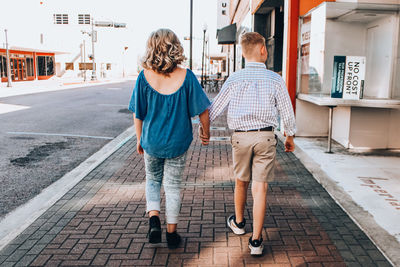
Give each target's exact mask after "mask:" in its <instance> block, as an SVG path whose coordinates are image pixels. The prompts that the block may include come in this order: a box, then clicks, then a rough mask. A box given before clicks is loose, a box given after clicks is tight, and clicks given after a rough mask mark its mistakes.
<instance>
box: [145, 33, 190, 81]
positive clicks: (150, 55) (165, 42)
mask: <svg viewBox="0 0 400 267" xmlns="http://www.w3.org/2000/svg"><path fill="white" fill-rule="evenodd" d="M185 59H186V58H185V56H184V55H183V47H182V45H181V42H180V41H179V39H178V37H177V36H176V34H175V33H174V32H173V31H171V30H169V29H158V30H157V31H154V32H152V33H151V34H150V37H149V39H148V40H147V47H146V53H145V55H144V57H143V58H142V60H141V65H142V67H143V68H145V69H150V70H153V71H155V72H157V73H160V74H164V75H168V74H169V73H171V72H173V71H174V70H175V68H176V67H177V66H178V65H179V64H181V63H182V62H183V61H185Z"/></svg>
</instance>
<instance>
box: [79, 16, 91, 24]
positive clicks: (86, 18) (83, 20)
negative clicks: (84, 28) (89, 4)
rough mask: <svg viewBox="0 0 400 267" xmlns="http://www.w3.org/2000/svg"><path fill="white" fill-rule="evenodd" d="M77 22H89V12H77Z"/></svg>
mask: <svg viewBox="0 0 400 267" xmlns="http://www.w3.org/2000/svg"><path fill="white" fill-rule="evenodd" d="M78 24H90V14H79V15H78Z"/></svg>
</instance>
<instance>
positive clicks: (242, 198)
mask: <svg viewBox="0 0 400 267" xmlns="http://www.w3.org/2000/svg"><path fill="white" fill-rule="evenodd" d="M248 187H249V182H244V181H242V180H239V179H236V185H235V216H236V222H237V223H240V222H243V214H244V207H245V206H246V199H247V188H248Z"/></svg>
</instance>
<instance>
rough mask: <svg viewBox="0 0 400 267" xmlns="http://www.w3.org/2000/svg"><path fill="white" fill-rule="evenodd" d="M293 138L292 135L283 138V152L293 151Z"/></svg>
mask: <svg viewBox="0 0 400 267" xmlns="http://www.w3.org/2000/svg"><path fill="white" fill-rule="evenodd" d="M294 147H295V145H294V140H293V136H286V140H285V152H293V151H294Z"/></svg>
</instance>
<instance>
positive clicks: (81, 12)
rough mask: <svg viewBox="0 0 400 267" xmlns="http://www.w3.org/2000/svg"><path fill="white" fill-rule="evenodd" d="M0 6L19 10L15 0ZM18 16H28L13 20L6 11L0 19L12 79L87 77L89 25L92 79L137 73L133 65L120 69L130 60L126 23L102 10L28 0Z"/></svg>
mask: <svg viewBox="0 0 400 267" xmlns="http://www.w3.org/2000/svg"><path fill="white" fill-rule="evenodd" d="M4 4H5V7H7V9H9V10H11V9H17V8H18V3H17V2H14V1H8V2H6V3H4ZM28 11H29V12H28ZM21 12H27V14H25V15H24V14H23V13H21V15H19V16H15V15H13V14H11V13H6V14H4V16H3V15H2V16H1V17H0V25H2V28H3V27H4V28H7V29H8V34H9V38H8V42H9V47H10V49H11V50H12V51H10V58H11V60H10V69H11V76H12V80H13V81H23V80H26V81H30V80H35V79H48V78H50V77H53V76H57V77H64V78H83V77H85V76H87V79H90V76H91V72H92V68H93V64H92V59H93V51H92V38H91V33H92V22H95V25H97V26H95V27H94V31H95V34H94V35H93V36H94V40H95V42H94V48H95V50H94V59H95V62H96V64H95V70H96V74H97V77H98V78H109V77H121V76H125V75H128V74H134V73H135V72H137V68H136V64H135V65H134V66H133V64H126V66H125V61H126V58H127V57H128V56H130V57H134V56H132V55H129V52H130V51H129V49H128V47H129V44H128V42H127V40H126V39H127V37H126V36H127V29H126V27H125V26H126V25H125V24H124V23H121V21H120V20H118V17H113V16H111V15H110V14H109V12H107V10H104V9H102V10H97V9H96V8H95V7H92V6H90V4H89V3H82V5H79V6H75V5H71V4H69V2H68V1H31V2H29V3H27V7H26V8H24V11H21ZM33 14H34V15H33ZM3 38H4V36H3V34H1V35H0V43H2V44H3V45H2V46H0V57H1V59H2V60H0V62H1V80H2V81H3V82H4V81H6V80H7V78H6V76H7V74H6V73H7V72H6V64H5V63H4V61H5V60H4V58H5V40H4V39H3ZM55 51H62V52H55ZM42 57H43V58H44V60H43V58H42Z"/></svg>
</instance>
